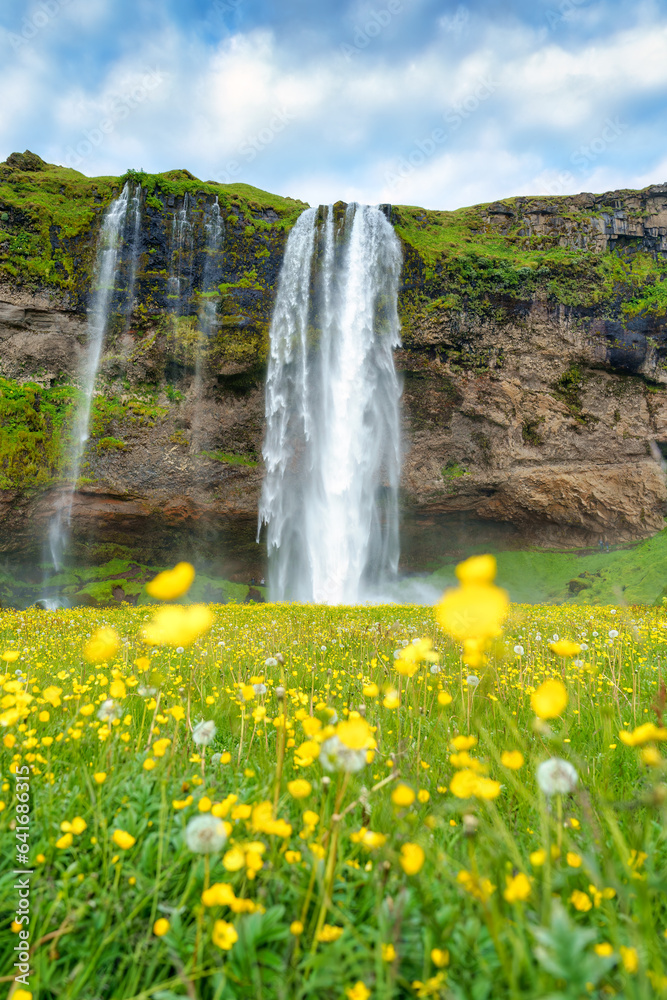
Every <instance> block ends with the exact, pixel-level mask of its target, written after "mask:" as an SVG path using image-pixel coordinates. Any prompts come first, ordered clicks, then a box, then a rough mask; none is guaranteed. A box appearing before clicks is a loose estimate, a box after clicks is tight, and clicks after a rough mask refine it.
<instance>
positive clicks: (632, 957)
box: [618, 945, 639, 974]
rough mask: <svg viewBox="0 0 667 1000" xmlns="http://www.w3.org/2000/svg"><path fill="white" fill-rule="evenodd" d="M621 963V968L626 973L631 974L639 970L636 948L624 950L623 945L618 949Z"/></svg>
mask: <svg viewBox="0 0 667 1000" xmlns="http://www.w3.org/2000/svg"><path fill="white" fill-rule="evenodd" d="M618 950H619V953H620V956H621V961H622V962H623V968H624V969H625V971H626V972H629V973H630V974H632V973H633V972H636V971H637V969H638V968H639V954H638V952H637V949H636V948H626V947H625V946H624V945H621V947H620V948H619V949H618Z"/></svg>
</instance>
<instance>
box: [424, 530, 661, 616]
mask: <svg viewBox="0 0 667 1000" xmlns="http://www.w3.org/2000/svg"><path fill="white" fill-rule="evenodd" d="M496 558H497V560H498V583H499V584H500V586H502V587H505V588H506V589H507V590H508V591H509V594H510V597H511V598H512V600H513V601H517V602H520V603H522V604H540V603H542V602H547V603H555V604H586V605H591V606H593V605H600V604H617V605H632V604H655V603H658V602H659V601H660V600H661V599H662V597H664V596H666V595H667V572H666V569H667V530H665V531H661V532H660V533H659V534H657V535H655V536H654V537H653V538H649V539H647V540H646V541H643V542H639V543H638V544H637V545H633V546H628V547H624V548H618V549H614V551H611V552H604V551H603V552H597V551H592V552H591V551H588V552H551V551H543V550H539V549H533V550H528V551H511V550H508V551H505V552H498V553H497V554H496ZM581 574H585V575H584V576H583V577H582V576H581ZM427 579H428V582H430V583H432V584H434V585H435V586H437V587H442V586H445V584H449V583H452V582H453V581H454V579H455V577H454V563H450V564H449V565H446V566H443V567H441V568H440V569H438V570H437V571H436V572H435V573H433V574H432V575H431V576H430V577H428V578H427ZM572 580H576V581H580V582H581V583H584V584H586V585H587V586H586V588H585V589H582V590H581V591H580V592H579V593H578V594H577V593H573V592H572V590H571V589H570V588H569V587H568V584H569V583H570V581H572Z"/></svg>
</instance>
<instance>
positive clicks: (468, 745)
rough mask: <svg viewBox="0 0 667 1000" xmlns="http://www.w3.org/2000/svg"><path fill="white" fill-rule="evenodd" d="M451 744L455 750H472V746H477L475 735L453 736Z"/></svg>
mask: <svg viewBox="0 0 667 1000" xmlns="http://www.w3.org/2000/svg"><path fill="white" fill-rule="evenodd" d="M451 744H452V746H453V747H454V749H455V750H472V748H473V747H475V746H477V737H476V736H455V737H454V739H453V740H452V741H451Z"/></svg>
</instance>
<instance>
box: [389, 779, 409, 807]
mask: <svg viewBox="0 0 667 1000" xmlns="http://www.w3.org/2000/svg"><path fill="white" fill-rule="evenodd" d="M391 801H392V802H393V803H394V805H395V806H399V808H402V809H406V808H407V807H408V806H411V805H412V803H413V802H414V801H415V793H414V792H413V791H412V789H411V788H410V787H409V786H408V785H404V784H403V783H402V782H401V784H399V785H396V788H395V789H394V790H393V792H392V793H391Z"/></svg>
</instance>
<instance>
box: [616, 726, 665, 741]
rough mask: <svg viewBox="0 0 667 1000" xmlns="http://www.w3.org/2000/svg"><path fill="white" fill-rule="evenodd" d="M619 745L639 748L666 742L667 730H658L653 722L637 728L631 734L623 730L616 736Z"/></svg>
mask: <svg viewBox="0 0 667 1000" xmlns="http://www.w3.org/2000/svg"><path fill="white" fill-rule="evenodd" d="M618 736H619V739H620V741H621V743H625V745H626V746H628V747H640V746H643V745H644V743H653V742H654V741H662V740H667V729H659V728H658V726H656V724H655V723H654V722H645V723H644V724H643V725H642V726H637V728H636V729H633V730H632V732H630V733H626V732H625V730H623V732H620V733H619V734H618Z"/></svg>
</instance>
